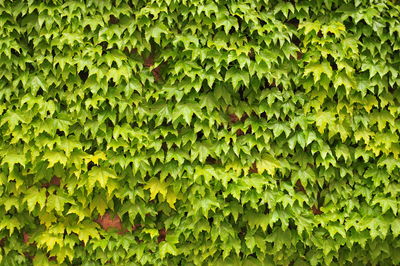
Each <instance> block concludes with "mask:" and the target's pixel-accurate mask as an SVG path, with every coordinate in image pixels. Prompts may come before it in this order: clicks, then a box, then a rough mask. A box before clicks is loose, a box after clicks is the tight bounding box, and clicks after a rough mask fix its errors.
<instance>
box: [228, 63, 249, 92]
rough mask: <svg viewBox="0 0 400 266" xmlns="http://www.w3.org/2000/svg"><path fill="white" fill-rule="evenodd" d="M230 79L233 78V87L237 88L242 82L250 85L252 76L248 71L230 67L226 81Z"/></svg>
mask: <svg viewBox="0 0 400 266" xmlns="http://www.w3.org/2000/svg"><path fill="white" fill-rule="evenodd" d="M228 80H232V85H233V88H234V89H235V90H236V89H237V88H238V84H239V83H240V82H241V83H243V84H244V85H245V86H248V85H249V82H250V76H249V73H248V72H247V71H244V70H239V69H235V68H230V69H228V71H227V72H226V74H225V81H228Z"/></svg>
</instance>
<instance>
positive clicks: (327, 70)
mask: <svg viewBox="0 0 400 266" xmlns="http://www.w3.org/2000/svg"><path fill="white" fill-rule="evenodd" d="M309 74H313V76H314V82H318V81H319V80H320V79H321V74H325V75H327V77H328V78H331V77H332V75H333V70H332V67H331V65H330V63H329V62H328V61H324V62H322V63H311V64H308V65H307V66H306V67H305V69H304V76H307V75H309Z"/></svg>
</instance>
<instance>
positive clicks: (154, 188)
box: [144, 177, 168, 200]
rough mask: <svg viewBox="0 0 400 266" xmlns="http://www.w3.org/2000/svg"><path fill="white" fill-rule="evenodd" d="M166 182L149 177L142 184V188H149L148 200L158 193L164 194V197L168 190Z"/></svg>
mask: <svg viewBox="0 0 400 266" xmlns="http://www.w3.org/2000/svg"><path fill="white" fill-rule="evenodd" d="M167 187H168V184H167V183H165V182H162V181H160V180H159V179H157V178H154V177H153V178H151V179H150V180H149V181H148V182H147V183H146V185H145V186H144V189H149V190H150V200H153V199H155V197H156V195H157V194H158V193H160V194H161V195H163V196H164V198H165V197H166V196H167V192H168V189H167Z"/></svg>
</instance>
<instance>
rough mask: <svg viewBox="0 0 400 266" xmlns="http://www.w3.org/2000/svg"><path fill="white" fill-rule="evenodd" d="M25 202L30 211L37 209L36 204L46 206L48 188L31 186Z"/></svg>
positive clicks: (41, 206)
mask: <svg viewBox="0 0 400 266" xmlns="http://www.w3.org/2000/svg"><path fill="white" fill-rule="evenodd" d="M24 202H26V203H27V205H28V210H29V211H30V212H32V211H33V210H34V209H35V206H36V204H38V205H39V207H40V209H42V208H44V207H45V205H46V190H45V189H44V188H41V189H38V188H36V187H31V188H29V189H28V190H27V191H26V194H25V196H24Z"/></svg>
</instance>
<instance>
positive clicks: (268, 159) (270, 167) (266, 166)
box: [257, 154, 281, 176]
mask: <svg viewBox="0 0 400 266" xmlns="http://www.w3.org/2000/svg"><path fill="white" fill-rule="evenodd" d="M280 167H281V164H280V162H279V161H278V160H277V159H275V158H274V157H272V156H271V155H269V154H266V155H264V156H263V157H262V159H261V160H259V161H258V162H257V168H258V170H259V173H260V174H261V173H263V172H264V171H267V173H268V174H269V175H272V176H273V175H275V171H276V169H279V168H280Z"/></svg>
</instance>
